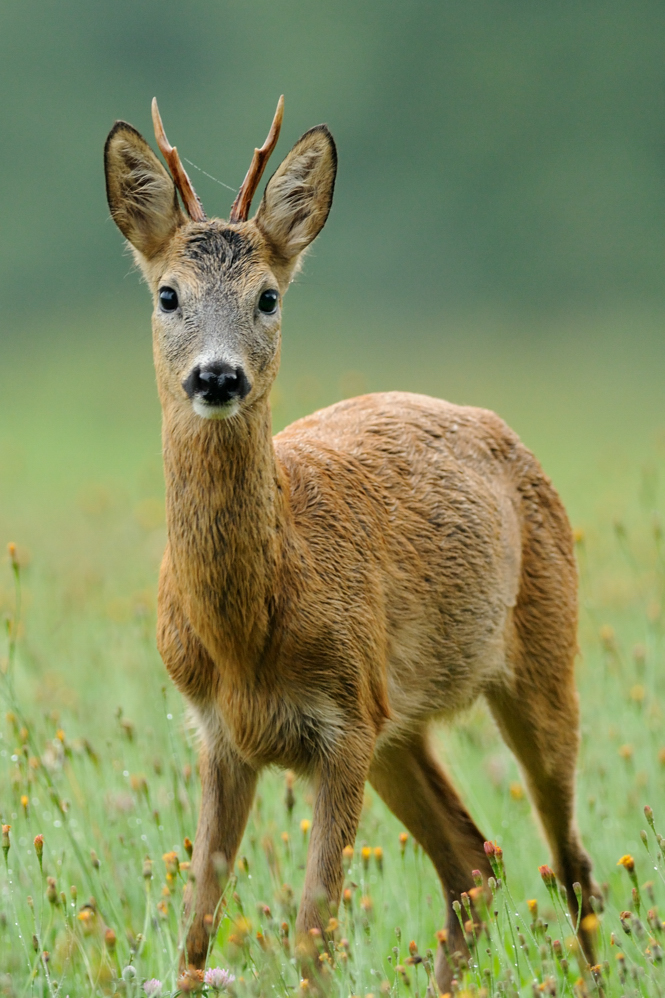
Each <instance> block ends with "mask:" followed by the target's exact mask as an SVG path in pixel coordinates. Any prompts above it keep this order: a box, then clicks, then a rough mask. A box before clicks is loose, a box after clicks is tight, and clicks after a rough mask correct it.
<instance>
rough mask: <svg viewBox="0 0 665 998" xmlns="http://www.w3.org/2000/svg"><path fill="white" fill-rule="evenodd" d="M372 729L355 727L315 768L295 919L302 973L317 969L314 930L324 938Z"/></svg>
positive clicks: (357, 808) (353, 828) (351, 834)
mask: <svg viewBox="0 0 665 998" xmlns="http://www.w3.org/2000/svg"><path fill="white" fill-rule="evenodd" d="M373 742H374V735H373V734H372V735H370V734H369V733H365V732H363V731H362V730H359V729H358V728H356V730H355V732H354V734H353V736H352V737H348V738H345V739H344V743H343V745H341V746H337V747H336V748H335V751H334V754H331V755H329V756H326V757H325V758H324V759H323V760H322V762H321V764H320V766H319V769H318V772H317V781H316V796H315V801H314V814H313V821H312V831H311V837H310V842H309V851H308V855H307V869H306V872H305V883H304V887H303V893H302V898H301V902H300V908H299V910H298V917H297V919H296V935H297V940H298V951H299V955H300V958H301V961H302V962H303V973H304V976H309V973H311V971H312V970H314V973H315V976H316V971H317V956H318V953H317V946H316V935H314V936H313V935H312V931H311V930H313V929H314V930H318V931H319V932H320V933H321V937H322V939H323V941H325V931H326V927H327V925H328V922H329V919H330V917H331V916H332V915H334V914H336V913H337V909H338V907H339V902H340V897H341V893H342V885H343V882H344V868H343V863H342V851H343V849H344V847H345V846H347V845H353V843H354V842H355V838H356V832H357V830H358V822H359V820H360V812H361V810H362V805H363V797H364V790H365V781H366V779H367V773H368V770H369V765H370V760H371V756H372V749H373Z"/></svg>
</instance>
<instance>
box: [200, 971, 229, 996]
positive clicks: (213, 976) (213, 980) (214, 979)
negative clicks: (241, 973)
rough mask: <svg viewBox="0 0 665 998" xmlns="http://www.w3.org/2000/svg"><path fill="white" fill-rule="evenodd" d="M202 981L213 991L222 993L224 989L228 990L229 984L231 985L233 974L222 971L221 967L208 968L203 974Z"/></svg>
mask: <svg viewBox="0 0 665 998" xmlns="http://www.w3.org/2000/svg"><path fill="white" fill-rule="evenodd" d="M204 981H205V983H206V984H209V985H210V987H211V988H214V989H215V991H222V990H223V989H224V988H228V986H229V984H233V982H234V981H235V974H232V973H231V972H230V971H229V970H222V968H221V967H210V968H209V969H208V970H206V972H205V977H204Z"/></svg>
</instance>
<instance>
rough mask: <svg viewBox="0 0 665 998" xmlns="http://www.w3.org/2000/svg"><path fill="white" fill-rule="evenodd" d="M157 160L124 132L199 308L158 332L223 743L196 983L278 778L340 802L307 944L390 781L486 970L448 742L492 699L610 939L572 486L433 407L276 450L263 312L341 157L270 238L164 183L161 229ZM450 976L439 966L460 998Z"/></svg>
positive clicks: (197, 874)
mask: <svg viewBox="0 0 665 998" xmlns="http://www.w3.org/2000/svg"><path fill="white" fill-rule="evenodd" d="M134 136H137V138H134ZM139 140H140V141H139ZM134 146H138V149H139V152H140V155H141V164H142V165H141V170H142V171H143V173H144V174H145V171H146V169H147V167H146V163H148V164H149V156H148V154H147V153H146V149H148V152H149V147H147V145H146V144H145V143H144V142H143V140H142V139H140V136H138V135H137V133H135V132H134V131H133V130H129V126H122V125H118V126H116V128H115V130H114V131H113V132H112V133H111V136H110V137H109V142H108V144H107V156H106V162H107V186H108V191H109V203H110V207H111V212H112V214H113V216H114V217H115V218H116V220H117V221H118V224H119V225H120V227H121V229H122V230H123V232H124V233H125V235H127V236H128V238H130V240H132V242H133V244H134V246H135V248H137V249H138V252H137V259H138V260H139V262H140V264H141V266H142V268H143V271H144V273H145V275H146V278H147V280H148V283H149V285H150V287H151V290H152V292H153V295H156V294H157V290H158V288H159V287H160V286H161V285H163V284H168V285H170V286H173V287H176V286H177V289H178V295H179V300H180V301H181V303H182V308H181V315H180V318H177V317H176V318H172V317H164V316H163V315H162V314H160V311H159V308H158V307H157V306H156V308H155V314H154V320H153V329H154V353H155V365H156V371H157V383H158V388H159V393H160V399H161V403H162V409H163V447H164V468H165V476H166V500H167V521H168V547H167V550H166V553H165V556H164V562H163V566H162V572H161V578H160V586H159V623H158V643H159V649H160V652H161V655H162V657H163V659H164V662H165V664H166V667H167V669H168V670H169V673H170V674H171V676H172V678H173V680H174V682H175V683H176V685H177V687H178V689H180V690H181V692H182V693H183V695H184V696H185V698H186V700H187V702H188V704H189V706H190V708H191V711H192V714H193V716H194V718H195V719H196V722H197V724H198V728H199V731H200V733H201V737H202V742H203V750H202V759H201V780H202V804H201V815H200V820H199V827H198V831H197V835H196V843H195V848H194V857H193V866H192V871H193V879H192V885H191V886H190V888H189V889H188V899H187V906H188V910H189V911H190V913H191V918H192V924H191V928H190V930H189V935H188V939H187V958H188V959H189V960H190V961H191V962H192V963H194V964H195V965H197V966H198V965H201V964H202V962H203V961H204V960H205V957H206V951H207V945H208V936H207V934H206V932H205V928H204V917H205V916H206V915H209V914H212V913H213V912H214V911H215V907H216V904H217V901H218V899H219V896H220V885H219V882H218V878H217V874H216V872H215V854H219V855H220V856H221V857H222V858H223V863H225V864H226V865H227V867H228V868H231V867H232V866H233V863H234V859H235V856H236V852H237V849H238V847H239V844H240V840H241V837H242V834H243V830H244V827H245V824H246V821H247V816H248V814H249V809H250V806H251V802H252V798H253V793H254V788H255V785H256V779H257V774H258V773H259V772H260V770H261V769H262V768H263V767H264V766H266V765H268V764H272V763H275V764H278V765H280V766H284V767H289V768H291V769H294V770H296V771H297V772H299V773H302V774H305V775H307V776H308V777H309V778H311V780H312V781H313V783H314V786H315V790H316V794H315V805H314V821H313V827H312V835H311V841H310V847H309V857H308V863H307V873H306V878H305V887H304V891H303V897H302V901H301V906H300V911H299V914H298V923H297V924H298V930H299V933H300V938H301V939H306V938H307V935H306V934H307V932H308V930H309V929H311V928H320V929H322V930H323V929H325V926H326V924H327V920H328V917H329V915H330V913H331V912H332V911H334V910H335V908H336V906H337V904H338V903H339V899H340V893H341V888H342V880H343V873H342V850H343V848H344V846H345V845H348V844H352V843H353V841H354V839H355V835H356V829H357V825H358V820H359V816H360V811H361V806H362V800H363V792H364V786H365V782H366V780H370V781H371V783H372V785H373V786H374V787H375V788H376V790H377V792H378V793H379V794H380V795H381V796H382V797H383V799H384V800H385V801H386V803H387V804H388V806H389V807H390V808H391V809H392V810H393V811H394V812H395V814H396V815H397V816H398V817H399V818H400V819H401V820H402V821H403V822H404V824H405V825H406V826H407V828H409V830H410V831H411V832H412V833H413V835H414V836H415V837H416V838H417V839H418V841H419V842H420V843H421V844H422V845H423V847H424V848H425V849H426V851H427V852H428V854H429V855H430V857H431V859H432V862H433V863H434V866H435V868H436V870H437V873H438V875H439V877H440V878H441V882H442V885H443V889H444V892H445V896H446V898H447V900H448V905H449V909H450V912H449V913H450V915H451V917H449V921H448V930H449V946H450V947H451V949H452V951H454V950H457V949H458V950H460V951H465V950H466V943H465V941H464V938H463V935H462V933H461V930H460V929H459V925H458V923H457V919H456V917H455V915H454V913H453V912H452V908H451V905H452V902H453V900H454V899H455V898H457V897H459V894H460V892H461V891H463V890H467V889H468V888H469V886H470V885H471V870H472V869H474V868H478V869H480V870H481V871H482V872H483V873H484V874H485V875H486V876H487V875H489V874H490V872H491V871H490V868H489V864H488V862H487V859H486V857H485V853H484V850H483V836H482V835H481V833H480V832H479V831H478V829H477V828H476V826H475V825H474V823H473V820H472V819H471V817H470V816H469V814H468V812H467V811H466V809H465V808H464V805H463V804H462V802H461V800H460V799H459V797H458V796H457V794H456V792H455V790H454V789H453V787H452V786H451V784H450V783H449V781H448V779H447V777H446V775H445V773H444V772H443V771H442V769H441V767H440V765H439V764H438V762H437V761H436V759H435V758H434V756H433V755H432V752H431V749H430V748H429V745H428V740H427V731H428V728H429V725H430V723H431V722H432V720H434V719H436V718H437V717H452V716H453V715H454V714H455V713H456V712H458V711H459V710H460V709H462V708H464V707H467V706H468V705H469V704H471V703H472V702H473V701H474V700H475V699H476V698H477V697H479V696H484V697H485V698H486V700H487V702H488V704H489V706H490V709H491V711H492V713H493V714H494V716H495V718H496V720H497V723H498V725H499V728H500V730H501V732H502V734H503V735H504V737H505V739H506V741H507V743H508V744H509V745H510V746H511V748H512V749H513V751H514V752H515V754H516V756H517V758H518V760H519V762H520V765H521V766H522V768H523V770H524V773H525V776H526V780H527V782H528V786H529V789H530V792H531V795H532V797H533V800H534V803H535V805H536V808H537V810H538V813H539V815H540V817H541V820H542V823H543V827H544V829H545V832H546V834H547V837H548V840H549V842H550V845H551V848H552V852H553V855H554V862H555V864H556V869H557V872H558V873H559V876H560V877H561V878H562V881H563V883H564V884H565V886H566V888H567V890H568V894H569V898H570V899H571V905H572V908H573V910H574V909H575V898H574V892H573V887H572V885H573V883H574V882H576V881H579V882H580V883H581V885H582V890H583V906H582V907H583V914H587V913H589V912H590V910H591V908H590V900H589V899H590V896H591V893H592V892H593V890H594V887H593V883H592V880H591V875H590V863H589V860H588V857H587V855H586V853H585V852H584V850H583V849H582V847H581V845H580V842H579V838H578V835H577V832H576V830H575V824H574V815H573V810H574V807H573V794H574V770H575V760H576V753H577V744H578V714H577V696H576V693H575V688H574V679H573V662H574V657H575V651H576V625H577V617H576V615H577V610H576V606H577V601H576V584H577V583H576V570H575V563H574V557H573V548H572V540H571V531H570V527H569V525H568V521H567V518H566V514H565V511H564V509H563V507H562V505H561V502H560V501H559V498H558V496H557V495H556V492H555V491H554V489H553V487H552V485H551V484H550V482H549V480H548V479H547V477H546V476H545V475H544V473H543V471H542V469H541V468H540V466H539V464H538V462H537V461H536V459H535V458H534V457H533V455H532V454H531V453H530V452H529V451H528V450H527V449H526V448H525V447H524V446H523V445H522V444H521V442H520V441H519V439H518V437H517V436H516V435H515V434H514V433H513V432H512V431H511V430H510V429H509V428H508V427H507V426H506V425H505V424H504V423H503V422H502V421H501V420H500V419H499V418H498V417H497V416H495V415H494V414H493V413H490V412H487V411H485V410H481V409H472V408H465V407H459V406H455V405H451V404H448V403H446V402H442V401H439V400H437V399H432V398H427V397H425V396H421V395H410V394H404V393H398V392H395V393H387V394H378V395H366V396H363V397H361V398H356V399H352V400H350V401H346V402H341V403H338V404H337V405H334V406H331V407H330V408H329V409H325V410H322V411H321V412H318V413H315V414H314V415H312V416H309V417H307V418H306V419H302V420H299V421H298V422H297V423H294V424H293V425H291V426H290V427H288V428H287V429H286V430H284V431H283V432H282V433H280V434H278V435H277V436H276V437H275V438H274V440H273V438H272V435H271V420H270V408H269V402H268V392H269V389H270V386H271V384H272V382H273V380H274V377H275V375H276V372H277V368H278V364H279V325H280V321H279V314H277V316H276V317H275V318H274V319H268V318H266V317H264V316H262V315H260V314H259V313H258V312H257V311H256V301H257V296H258V295H259V294H260V292H261V289H262V288H264V287H265V286H266V282H267V284H268V285H271V286H273V287H277V288H278V289H279V291H280V293H281V294H283V293H284V292H285V291H286V288H287V286H288V283H289V280H290V279H291V277H292V275H293V273H294V270H295V269H296V267H297V266H298V263H299V257H300V254H301V252H302V251H303V249H304V248H305V247H306V246H307V244H308V243H309V242H311V240H312V239H313V238H314V237H315V236H316V235H317V233H318V231H320V229H321V227H322V226H323V224H324V222H325V218H326V216H327V213H328V210H329V207H330V201H331V198H332V187H333V182H334V173H335V163H336V157H335V152H334V144H333V143H332V139H331V137H330V135H329V133H328V132H327V130H326V129H325V128H324V127H323V126H320V127H319V128H318V129H313V130H312V131H311V132H308V133H306V135H305V136H303V138H302V139H301V140H300V141H299V143H297V144H296V146H295V147H294V149H293V150H292V152H291V153H290V154H289V156H288V157H287V159H286V160H285V161H284V163H283V164H282V165H281V167H280V168H279V170H278V171H277V174H276V175H275V178H274V179H273V181H271V182H270V184H269V185H268V188H267V191H266V194H265V195H264V199H263V201H262V203H261V206H260V207H259V210H258V213H257V215H256V216H255V218H254V219H252V220H251V221H249V222H242V223H239V224H236V225H229V224H228V223H224V222H222V221H220V220H215V219H213V220H211V221H210V222H207V221H206V222H204V223H194V222H189V221H185V219H184V217H183V216H182V213H181V212H180V210H179V209H176V208H170V207H169V205H171V204H172V201H171V197H170V194H168V196H167V195H166V194H165V191H164V176H162V174H163V173H164V171H163V169H162V168H161V167H160V166H159V164H158V163H157V160H156V159H155V165H154V166H153V170H154V173H155V176H156V177H157V178H158V180H159V183H158V184H155V185H153V186H154V187H156V189H157V195H155V197H157V198H158V203H157V202H156V201H155V198H154V197H153V195H152V193H151V188H150V185H148V186H147V187H146V183H145V179H143V181H142V185H143V186H142V188H141V190H139V191H137V190H136V189H133V190H130V191H129V193H127V191H128V187H129V188H131V183H132V180H131V171H132V169H133V170H134V171H136V159H137V154H136V152H135V150H134ZM128 148H129V153H127V149H128ZM123 155H125V156H126V158H127V160H128V165H127V166H123ZM153 158H154V157H153ZM132 164H133V166H132ZM160 170H161V172H160ZM148 172H149V171H148ZM118 192H119V193H118ZM151 198H152V200H151ZM137 233H138V235H137ZM156 244H157V249H155V245H156ZM146 247H148V250H146ZM212 354H214V355H215V356H216V357H223V358H224V359H225V360H228V361H229V363H232V364H242V365H243V369H244V370H245V371H246V372H247V373H248V376H249V379H250V381H251V385H252V388H251V391H250V393H249V395H248V396H247V398H245V399H244V400H243V402H242V404H241V406H240V409H239V411H238V412H237V414H235V415H233V416H232V417H231V418H228V419H206V418H202V417H201V416H200V415H197V414H196V413H195V412H194V411H193V409H192V405H191V403H190V401H189V399H188V398H187V397H186V395H185V393H184V391H183V388H182V382H183V378H184V377H185V376H186V375H187V372H188V371H189V370H190V368H191V366H192V364H193V362H194V361H195V360H196V358H197V357H198V356H204V355H205V356H211V355H212ZM217 865H219V860H217ZM584 942H585V946H586V949H587V954H588V956H589V957H591V956H592V950H591V944H590V940H588V939H586V938H585V940H584ZM451 974H452V971H451V968H450V966H449V964H448V962H447V960H446V958H445V955H444V953H443V952H440V953H439V957H438V966H437V977H438V982H439V986H440V987H441V989H442V990H444V991H445V990H447V989H448V987H449V985H450V980H451Z"/></svg>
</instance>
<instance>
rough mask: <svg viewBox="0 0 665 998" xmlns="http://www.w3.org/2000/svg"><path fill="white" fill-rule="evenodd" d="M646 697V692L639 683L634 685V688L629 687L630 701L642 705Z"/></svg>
mask: <svg viewBox="0 0 665 998" xmlns="http://www.w3.org/2000/svg"><path fill="white" fill-rule="evenodd" d="M645 695H646V690H645V689H644V687H643V686H642V685H641V683H636V684H635V686H632V687H631V690H630V699H631V700H634V701H635V703H642V701H643V700H644V697H645Z"/></svg>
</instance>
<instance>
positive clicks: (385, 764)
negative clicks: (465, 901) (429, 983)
mask: <svg viewBox="0 0 665 998" xmlns="http://www.w3.org/2000/svg"><path fill="white" fill-rule="evenodd" d="M369 779H370V783H371V784H372V786H373V787H374V789H375V790H376V791H377V793H378V794H379V795H380V796H381V797H382V798H383V800H384V801H385V803H386V804H387V805H388V807H389V808H390V810H391V811H392V812H393V814H395V815H396V816H397V817H398V818H399V819H400V821H401V822H403V824H404V825H406V827H407V828H408V830H409V831H410V832H411V834H412V835H413V836H414V838H415V839H416V840H417V841H418V842H419V843H420V845H421V846H422V847H423V849H424V850H425V852H426V853H427V855H428V856H429V857H430V859H431V860H432V863H433V864H434V868H435V870H436V872H437V873H438V875H439V879H440V880H441V884H442V887H443V894H444V897H445V899H446V905H447V909H448V919H447V940H446V943H445V944H443V943H441V944H440V945H439V949H438V952H437V958H436V978H437V983H438V985H439V989H440V991H442V992H444V993H445V992H448V991H450V990H451V988H450V985H451V981H452V978H453V976H454V967H453V964H452V961H451V960H450V956H449V954H450V955H452V954H454V953H456V952H459V953H461V954H462V955H464V956H466V955H467V954H468V952H469V951H468V947H467V943H466V939H465V937H464V932H463V931H462V927H461V926H460V924H459V921H458V918H457V915H456V913H455V911H454V910H453V907H452V904H453V901H455V900H459V897H460V894H461V893H462V892H463V891H468V890H469V888H470V887H473V880H472V877H471V871H472V870H474V869H478V870H480V871H481V873H483V874H484V876H485V878H486V879H487V877H489V876H491V875H492V870H491V867H490V865H489V862H488V860H487V856H486V855H485V850H484V848H483V845H484V839H483V836H482V834H481V833H480V832H479V831H478V829H477V828H476V825H475V824H474V822H473V819H472V818H471V816H470V815H469V813H468V811H467V810H466V808H465V807H464V805H463V804H462V801H461V800H460V798H459V796H458V794H457V792H456V791H455V789H454V788H453V786H452V785H451V783H450V781H449V779H448V777H447V776H446V774H445V772H444V770H443V769H442V768H441V766H440V764H439V763H438V761H437V759H436V758H435V757H434V755H433V753H432V750H431V748H430V747H429V744H428V743H427V740H426V737H425V735H424V734H423V733H420V734H417V735H415V736H413V737H412V738H411V739H410V740H409V741H408V742H400V743H393V744H389V745H386V746H382V747H381V748H380V750H378V751H377V753H376V755H375V757H374V760H373V762H372V767H371V769H370V774H369Z"/></svg>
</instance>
